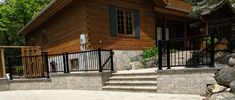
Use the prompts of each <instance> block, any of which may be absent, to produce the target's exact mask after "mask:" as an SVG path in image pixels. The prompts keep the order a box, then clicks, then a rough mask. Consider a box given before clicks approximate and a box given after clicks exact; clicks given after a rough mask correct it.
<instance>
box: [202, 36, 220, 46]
mask: <svg viewBox="0 0 235 100" xmlns="http://www.w3.org/2000/svg"><path fill="white" fill-rule="evenodd" d="M217 42H218V39H217V38H215V40H214V43H215V44H216V43H217ZM203 43H204V44H206V43H207V44H209V45H210V44H211V37H205V38H204V41H203Z"/></svg>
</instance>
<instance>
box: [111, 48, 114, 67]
mask: <svg viewBox="0 0 235 100" xmlns="http://www.w3.org/2000/svg"><path fill="white" fill-rule="evenodd" d="M110 55H111V59H110V60H111V72H113V71H114V68H113V49H111V50H110Z"/></svg>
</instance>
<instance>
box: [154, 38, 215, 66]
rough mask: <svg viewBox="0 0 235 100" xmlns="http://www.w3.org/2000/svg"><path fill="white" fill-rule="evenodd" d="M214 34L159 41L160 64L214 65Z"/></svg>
mask: <svg viewBox="0 0 235 100" xmlns="http://www.w3.org/2000/svg"><path fill="white" fill-rule="evenodd" d="M214 48H215V38H214V34H210V35H204V36H194V37H187V38H179V39H174V40H160V41H158V64H159V65H158V66H159V70H162V67H167V69H171V67H174V66H187V67H198V66H202V65H209V66H214V54H215V51H214V50H215V49H214Z"/></svg>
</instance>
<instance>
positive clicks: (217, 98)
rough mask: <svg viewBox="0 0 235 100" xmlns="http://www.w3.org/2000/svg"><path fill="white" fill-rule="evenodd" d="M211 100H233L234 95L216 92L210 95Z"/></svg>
mask: <svg viewBox="0 0 235 100" xmlns="http://www.w3.org/2000/svg"><path fill="white" fill-rule="evenodd" d="M211 100H235V95H234V94H232V93H229V92H223V93H216V94H213V95H212V96H211Z"/></svg>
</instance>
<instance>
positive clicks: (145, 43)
mask: <svg viewBox="0 0 235 100" xmlns="http://www.w3.org/2000/svg"><path fill="white" fill-rule="evenodd" d="M87 2H88V14H89V15H88V33H89V37H90V39H91V41H90V45H91V48H93V49H97V48H105V49H115V50H142V49H144V48H149V47H152V46H154V43H155V37H154V36H155V35H154V34H155V13H154V7H153V6H154V5H153V2H152V1H151V0H138V1H137V0H87ZM110 4H112V5H115V6H116V7H122V8H127V9H134V10H139V11H140V32H141V33H140V39H135V38H127V37H120V36H117V37H111V33H110V24H109V5H110ZM100 41H102V43H100Z"/></svg>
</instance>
